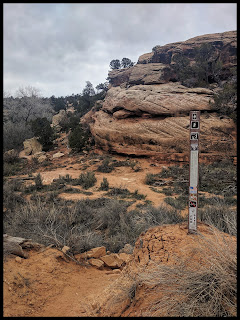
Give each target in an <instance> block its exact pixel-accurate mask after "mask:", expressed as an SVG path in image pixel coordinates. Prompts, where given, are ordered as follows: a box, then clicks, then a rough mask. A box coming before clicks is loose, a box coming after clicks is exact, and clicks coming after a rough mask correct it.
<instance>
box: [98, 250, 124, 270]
mask: <svg viewBox="0 0 240 320" xmlns="http://www.w3.org/2000/svg"><path fill="white" fill-rule="evenodd" d="M100 259H101V260H102V261H103V262H104V264H105V265H106V266H107V267H110V268H120V267H121V265H122V264H123V263H124V261H123V260H122V259H120V257H119V255H118V254H117V253H111V254H109V255H106V256H103V257H100Z"/></svg>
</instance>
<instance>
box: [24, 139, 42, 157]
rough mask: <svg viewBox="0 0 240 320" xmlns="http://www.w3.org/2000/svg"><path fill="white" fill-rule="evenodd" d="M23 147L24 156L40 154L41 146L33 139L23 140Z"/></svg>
mask: <svg viewBox="0 0 240 320" xmlns="http://www.w3.org/2000/svg"><path fill="white" fill-rule="evenodd" d="M23 146H24V153H25V154H26V155H34V154H36V153H38V152H42V145H41V143H40V142H39V141H38V140H37V138H35V137H33V138H31V139H27V140H25V141H24V142H23Z"/></svg>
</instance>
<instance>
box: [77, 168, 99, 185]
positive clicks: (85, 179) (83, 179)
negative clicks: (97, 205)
mask: <svg viewBox="0 0 240 320" xmlns="http://www.w3.org/2000/svg"><path fill="white" fill-rule="evenodd" d="M96 182H97V179H96V177H95V173H94V172H89V171H87V172H86V173H81V174H80V176H79V179H78V183H79V184H80V185H81V186H82V187H83V189H89V188H91V187H93V186H94V184H95V183H96Z"/></svg>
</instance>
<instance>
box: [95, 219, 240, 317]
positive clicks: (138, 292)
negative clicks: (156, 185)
mask: <svg viewBox="0 0 240 320" xmlns="http://www.w3.org/2000/svg"><path fill="white" fill-rule="evenodd" d="M215 245H216V246H217V248H220V247H223V246H225V245H227V246H229V248H231V250H232V252H233V253H235V252H236V238H235V237H232V236H230V235H228V234H224V233H222V232H219V231H217V230H216V229H212V228H211V227H209V226H208V225H206V224H203V223H199V224H198V234H188V228H187V224H186V222H184V223H181V224H176V225H163V226H159V227H154V228H151V229H148V231H147V232H145V233H143V234H141V235H140V237H139V238H138V240H137V241H136V244H135V249H134V252H133V259H132V260H131V261H130V262H129V264H128V265H127V266H126V267H125V268H124V269H123V272H122V273H121V276H120V277H119V278H118V279H117V280H116V282H115V283H113V284H112V286H110V287H109V288H107V289H106V290H105V292H104V295H103V297H104V298H101V297H99V301H98V302H99V305H98V309H97V310H96V312H97V314H99V316H121V317H125V316H126V317H128V316H130V317H132V316H137V317H139V316H153V314H151V311H150V309H151V308H152V307H153V301H155V302H156V301H158V299H160V298H161V295H159V292H161V294H162V293H163V294H164V288H163V289H161V290H160V291H159V288H158V284H157V281H152V283H153V284H151V282H148V281H145V280H149V279H153V278H154V273H155V275H156V276H158V275H157V272H158V270H159V271H160V270H161V269H159V267H161V266H172V267H173V266H179V265H180V264H181V263H182V262H183V261H184V263H185V267H187V266H188V265H189V266H190V267H191V266H193V265H194V266H195V267H196V268H200V267H203V266H205V265H206V260H205V256H207V255H208V254H209V255H210V254H212V252H213V251H212V248H213V246H215ZM214 250H215V249H214ZM215 251H216V252H218V254H219V255H220V254H221V252H219V251H217V250H215ZM215 251H214V252H215ZM172 270H174V269H172ZM173 275H174V272H173ZM163 282H164V281H163ZM167 282H168V281H166V289H167ZM176 282H177V280H176ZM149 283H150V284H149ZM157 288H158V290H157ZM166 293H167V291H166ZM158 315H159V310H158ZM160 316H164V315H160Z"/></svg>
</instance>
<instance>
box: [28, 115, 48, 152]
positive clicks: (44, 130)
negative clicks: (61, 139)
mask: <svg viewBox="0 0 240 320" xmlns="http://www.w3.org/2000/svg"><path fill="white" fill-rule="evenodd" d="M31 129H32V131H33V133H34V136H36V137H38V141H39V142H40V143H41V144H42V146H43V151H48V150H50V149H51V148H52V146H53V140H54V131H53V129H52V127H51V126H50V121H48V119H47V118H46V117H44V118H37V119H34V120H32V121H31Z"/></svg>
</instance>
